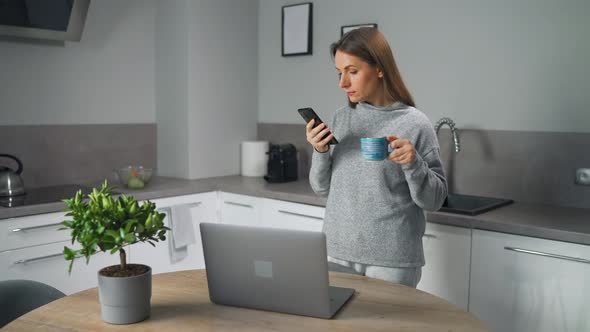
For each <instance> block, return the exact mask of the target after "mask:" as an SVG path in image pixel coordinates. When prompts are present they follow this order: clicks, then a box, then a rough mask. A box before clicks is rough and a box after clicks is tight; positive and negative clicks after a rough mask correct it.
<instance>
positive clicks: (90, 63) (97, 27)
mask: <svg viewBox="0 0 590 332" xmlns="http://www.w3.org/2000/svg"><path fill="white" fill-rule="evenodd" d="M155 10H156V1H155V0H128V1H118V0H99V1H91V3H90V8H89V9H88V16H87V18H86V24H85V28H84V31H83V34H82V41H80V42H65V43H62V44H61V45H60V44H47V43H35V42H13V41H5V40H0V73H1V79H0V125H42V124H62V125H63V124H109V123H110V124H114V123H153V122H154V121H155V104H154V85H155V83H154V81H155V77H154V76H155V75H154V42H155V41H154V21H155Z"/></svg>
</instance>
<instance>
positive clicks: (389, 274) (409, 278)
mask: <svg viewBox="0 0 590 332" xmlns="http://www.w3.org/2000/svg"><path fill="white" fill-rule="evenodd" d="M328 269H329V270H330V271H335V272H344V273H351V274H357V275H362V276H367V277H369V278H375V279H381V280H385V281H390V282H395V283H397V284H402V285H406V286H409V287H413V288H416V286H418V282H420V278H421V277H422V268H421V267H385V266H377V265H367V264H361V263H355V262H349V261H344V260H340V259H336V258H333V257H330V256H328Z"/></svg>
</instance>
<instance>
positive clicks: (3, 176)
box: [0, 153, 25, 197]
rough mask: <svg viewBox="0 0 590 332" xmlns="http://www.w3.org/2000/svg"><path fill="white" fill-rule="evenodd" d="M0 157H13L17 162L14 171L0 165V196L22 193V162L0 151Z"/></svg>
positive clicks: (23, 186)
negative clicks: (16, 167)
mask: <svg viewBox="0 0 590 332" xmlns="http://www.w3.org/2000/svg"><path fill="white" fill-rule="evenodd" d="M0 157H6V158H10V159H13V160H14V161H16V163H17V164H18V169H17V170H16V171H15V170H13V169H12V168H9V167H6V166H2V165H0V197H10V196H18V195H24V194H25V185H24V183H23V179H22V178H21V177H20V174H21V173H22V172H23V163H22V162H21V161H20V160H19V159H18V158H17V157H15V156H12V155H9V154H2V153H0Z"/></svg>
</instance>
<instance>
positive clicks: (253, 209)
mask: <svg viewBox="0 0 590 332" xmlns="http://www.w3.org/2000/svg"><path fill="white" fill-rule="evenodd" d="M261 205H262V199H261V198H258V197H253V196H246V195H238V194H230V193H226V192H220V193H219V207H220V212H221V222H222V223H224V224H234V225H245V226H259V225H260V217H261V211H260V210H261Z"/></svg>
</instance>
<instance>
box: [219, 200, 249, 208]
mask: <svg viewBox="0 0 590 332" xmlns="http://www.w3.org/2000/svg"><path fill="white" fill-rule="evenodd" d="M223 203H225V204H229V205H236V206H242V207H247V208H253V206H252V205H248V204H242V203H236V202H230V201H223Z"/></svg>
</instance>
